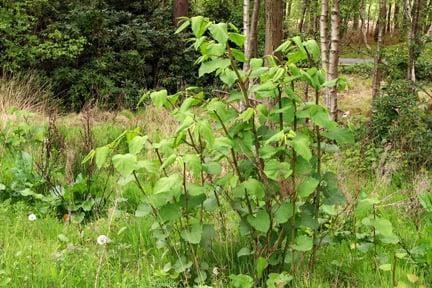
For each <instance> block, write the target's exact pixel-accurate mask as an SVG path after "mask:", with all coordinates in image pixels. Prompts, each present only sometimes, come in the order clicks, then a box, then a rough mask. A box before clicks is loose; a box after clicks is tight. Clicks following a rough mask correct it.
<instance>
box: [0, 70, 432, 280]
mask: <svg viewBox="0 0 432 288" xmlns="http://www.w3.org/2000/svg"><path fill="white" fill-rule="evenodd" d="M348 83H349V86H348V89H347V90H346V91H344V92H342V93H341V94H340V103H339V104H340V109H341V110H342V111H350V114H351V115H355V116H364V115H367V113H368V111H369V109H370V101H371V99H370V89H371V82H370V80H368V79H364V78H359V77H354V76H348ZM8 105H9V104H8ZM10 105H12V104H10ZM25 107H27V108H28V110H32V109H30V108H31V106H23V107H21V108H25ZM6 110H7V111H10V109H6ZM6 110H5V111H6ZM33 111H37V109H34V110H33ZM85 113H90V114H87V116H86V114H85ZM8 115H9V114H8ZM86 117H87V118H86ZM86 119H89V120H90V121H89V122H86ZM352 119H356V118H351V117H348V120H347V121H355V120H352ZM48 122H49V119H48V118H47V116H46V115H44V114H42V113H34V114H25V115H24V116H22V115H20V114H19V113H15V114H13V115H12V116H10V117H8V121H7V123H3V125H2V128H0V129H1V132H2V133H8V131H11V130H10V129H12V131H15V130H14V129H17V128H19V127H21V126H20V125H24V126H23V127H24V128H25V127H27V128H25V129H29V131H30V134H32V135H33V134H35V131H37V130H38V129H43V130H44V131H46V129H47V127H48V126H49V124H48ZM86 123H90V130H91V133H90V135H91V136H90V138H91V140H92V141H91V143H92V148H95V147H98V146H101V145H104V144H107V143H109V142H110V141H112V140H113V139H115V138H116V137H117V136H118V135H119V134H120V133H122V132H123V131H124V130H125V129H131V128H135V127H140V128H141V129H142V131H145V132H146V133H148V134H150V135H152V136H154V137H163V136H169V135H171V134H172V133H173V131H175V121H174V120H173V119H172V118H171V117H170V115H169V114H168V113H167V112H165V111H163V110H158V109H155V108H147V109H146V110H144V111H140V112H138V113H131V112H129V111H121V112H118V113H109V112H104V111H98V110H91V111H90V112H83V113H81V114H68V115H58V118H57V120H56V126H55V127H56V129H57V130H58V133H59V135H60V138H61V141H59V142H61V143H62V145H64V148H65V149H64V150H65V151H63V152H62V151H61V149H59V151H60V156H59V158H58V161H56V162H55V164H56V165H55V167H56V169H58V173H56V175H59V176H58V177H59V178H60V180H58V181H59V182H60V183H63V182H67V181H69V182H73V181H74V180H75V178H76V177H77V175H78V174H79V173H84V171H85V169H84V168H83V167H85V166H83V165H82V164H81V161H82V159H83V158H84V157H85V155H86V153H87V152H88V148H89V147H86V144H85V143H86V142H87V140H89V139H86V137H88V136H86V135H85V129H86V128H85V127H86V125H87V124H86ZM24 128H23V129H24ZM25 129H24V130H25ZM14 133H16V132H14ZM5 135H9V134H5ZM26 135H27V134H25V135H24V137H23V139H26V141H27V142H24V143H22V144H19V145H20V146H19V147H24V148H23V149H24V150H25V151H28V152H30V153H31V154H33V155H38V154H37V153H40V151H42V150H43V149H42V148H43V147H44V146H43V145H44V144H43V143H39V144H35V143H36V142H35V141H34V139H33V138H31V137H30V138H29V136H28V135H27V136H26ZM10 137H11V138H12V137H13V135H12V134H10ZM20 139H21V138H20ZM53 143H54V142H53ZM56 145H57V144H56ZM6 146H7V145H5V143H2V145H0V152H1V153H2V155H3V157H2V159H0V183H2V184H7V186H8V187H9V186H13V181H15V180H16V179H15V178H14V175H13V173H12V172H14V169H15V168H17V164H16V162H15V159H16V157H15V156H16V154H15V153H13V152H12V153H11V152H10V151H7V149H6V148H5V147H6ZM60 146H61V145H59V147H60ZM123 148H124V147H121V148H120V150H121V149H123ZM351 149H359V148H358V147H353V148H351ZM348 150H349V149H348ZM356 151H357V150H356ZM345 152H346V151H342V152H341V153H338V154H336V155H335V156H334V157H329V158H328V159H326V162H325V165H326V166H328V167H329V168H331V170H333V171H335V172H337V175H338V176H339V178H340V179H339V180H340V183H341V187H340V188H341V190H342V191H343V193H344V194H345V196H346V198H347V200H348V202H349V203H351V204H355V203H356V202H355V201H356V199H355V195H356V193H358V192H359V191H361V192H362V193H363V194H364V195H368V196H370V197H376V198H378V199H379V200H381V203H379V204H378V205H377V207H376V210H377V214H378V215H379V216H380V217H383V218H384V219H387V220H389V221H391V223H392V224H393V229H394V230H395V231H397V234H398V236H399V237H400V238H401V239H402V240H403V241H402V242H403V243H406V244H407V245H408V247H414V246H415V245H417V244H418V243H420V244H421V243H428V241H429V242H431V240H430V232H431V230H430V229H431V225H430V223H431V222H432V217H431V215H427V214H426V213H425V212H424V210H422V209H421V208H419V207H418V205H417V206H415V207H414V208H412V206H411V204H413V203H414V204H418V203H417V202H416V201H418V200H417V196H418V195H419V194H420V193H425V192H430V191H431V187H430V184H429V180H428V181H426V182H427V183H426V184H424V183H423V182H422V183H423V184H421V185H420V184H419V183H420V182H421V180H424V179H432V177H430V175H428V174H427V173H424V174H421V175H420V176H419V177H417V178H412V179H409V178H404V177H403V176H400V179H397V178H398V176H399V175H397V174H396V173H394V175H385V176H386V177H387V178H386V179H384V177H381V175H378V176H377V175H375V173H374V171H373V169H371V168H369V167H368V168H369V170H368V171H367V172H366V173H365V171H364V170H362V171H361V172H359V171H360V170H359V169H358V168H357V167H356V165H357V164H358V165H360V164H363V166H365V165H367V164H364V162H365V159H363V158H362V157H361V156H360V154H352V155H354V156H352V157H351V156H346V155H351V154H344V153H345ZM69 154H72V156H70V155H69ZM68 157H70V158H68ZM68 159H69V161H71V163H69V164H67V163H68ZM68 165H70V167H69V168H68ZM345 167H348V168H345ZM66 171H71V172H70V173H66ZM109 173H110V172H104V173H102V174H96V177H95V178H96V179H97V180H96V181H95V182H94V183H93V185H94V187H95V189H96V190H97V191H98V192H97V193H100V191H99V190H101V189H100V188H101V187H103V186H108V187H110V188H111V187H114V186H115V185H116V184H115V181H116V178H115V177H112V175H111V174H109ZM65 174H70V175H72V178H71V179H69V180H68V179H67V177H65ZM422 185H423V186H422ZM418 187H421V188H418ZM3 190H4V189H3ZM112 190H113V191H111V192H113V193H114V194H115V191H114V189H112ZM412 191H416V192H415V193H414V192H412ZM0 192H1V193H2V194H3V195H1V194H0V197H1V198H3V199H4V198H7V197H6V195H5V193H6V192H5V191H2V189H0ZM114 194H112V195H111V196H110V197H109V199H110V200H111V201H110V202H109V205H108V206H107V207H106V208H107V209H105V210H104V211H98V212H97V213H95V214H94V215H91V216H89V217H88V218H87V219H86V221H85V222H83V223H81V224H77V223H74V222H69V221H66V222H65V221H64V220H63V217H62V216H63V213H64V211H62V213H58V211H50V210H47V209H46V207H44V206H43V205H41V204H40V203H39V204H38V203H34V202H32V201H25V202H24V201H22V200H24V199H25V198H24V199H23V198H22V197H21V198H20V197H16V198H13V197H12V198H11V199H13V200H11V199H8V200H5V201H3V202H0V223H2V229H0V287H17V288H18V287H94V286H95V283H96V282H97V284H98V285H97V286H98V287H155V288H157V287H177V284H176V283H177V282H176V279H174V278H173V277H174V276H176V275H173V274H172V273H171V272H169V273H167V272H165V270H164V266H165V265H166V264H167V263H169V262H171V263H174V261H176V259H177V257H176V255H167V254H163V253H162V251H163V250H162V249H159V248H158V243H157V241H156V240H155V239H154V236H155V235H153V234H154V233H153V230H152V226H153V224H154V223H152V222H151V220H149V219H147V218H146V217H144V218H138V217H135V216H134V213H135V210H136V208H137V206H138V205H139V204H140V203H141V200H142V197H143V196H142V195H141V193H140V192H139V190H138V189H137V187H135V186H134V185H127V186H126V187H125V189H123V190H122V193H121V195H117V196H116V197H115V196H114ZM97 195H100V194H97ZM114 198H115V199H117V201H118V202H116V203H118V205H114V204H113V203H112V200H114ZM407 211H409V212H410V213H407ZM30 213H36V214H37V220H36V221H33V222H32V221H29V220H28V215H29V214H30ZM111 216H112V217H113V218H111ZM234 217H236V216H235V215H231V214H229V213H227V219H229V220H231V221H232V223H234V221H233V219H234ZM359 218H360V217H359ZM353 219H354V218H353V217H351V216H350V217H346V218H341V219H339V220H338V221H336V222H335V223H334V225H336V226H337V227H338V229H337V231H332V232H331V233H329V237H331V240H332V241H329V242H328V244H325V245H323V247H322V249H320V250H319V255H318V259H319V262H318V263H317V266H316V268H315V271H314V273H313V274H311V272H310V268H309V267H308V261H307V259H305V258H301V257H299V258H298V261H299V265H298V271H296V273H295V276H296V277H295V279H294V280H293V281H294V282H293V283H292V285H291V287H299V288H302V287H313V288H315V287H316V288H318V287H329V288H330V287H393V283H392V271H384V270H382V269H379V267H380V265H382V264H391V265H393V263H394V262H393V255H394V253H395V252H396V251H400V249H401V247H399V246H394V245H393V246H392V245H386V244H378V245H377V246H376V252H375V249H370V250H369V251H367V252H365V253H363V252H361V251H358V250H356V249H353V244H354V242H353V240H352V239H353V238H352V237H350V236H349V235H357V234H361V233H369V236H370V231H369V230H367V228H365V227H363V226H359V230H358V231H352V227H353V225H352V224H353V223H352V221H354V220H353ZM361 220H362V219H361V218H360V219H356V221H358V222H359V223H360V222H361ZM237 230H238V228H237V227H233V225H231V227H230V230H229V231H228V232H229V234H228V235H229V236H230V237H229V239H228V240H225V241H214V243H212V246H211V250H210V252H209V253H208V254H207V255H199V258H200V259H202V260H201V261H202V262H201V263H200V265H203V266H208V270H207V271H208V279H209V282H211V283H212V287H214V288H219V287H227V284H226V283H227V282H228V279H227V278H228V275H229V274H231V273H232V274H238V273H247V271H253V270H254V269H255V267H251V264H250V262H251V261H249V259H248V258H245V257H244V258H238V257H237V256H236V254H237V251H239V250H240V248H242V247H244V246H245V243H242V241H244V240H240V237H239V236H238V231H237ZM330 230H331V229H330ZM336 232H337V233H336ZM99 235H107V236H108V237H109V239H110V240H111V241H110V243H109V244H108V245H107V246H101V245H98V244H97V242H96V239H97V237H98V236H99ZM221 237H222V236H221V235H217V238H218V239H219V240H220V239H221ZM324 240H328V239H324ZM324 243H326V241H324ZM356 243H357V242H356ZM430 244H431V245H432V243H430ZM356 245H360V243H357V244H356ZM426 247H432V246H426ZM375 253H376V255H375ZM428 253H429V254H428ZM431 255H432V254H431V253H430V252H426V256H425V257H429V258H428V260H427V261H429V262H428V263H429V265H431V263H432V261H431V259H430V258H431ZM375 256H377V257H375ZM395 267H396V268H395V270H394V271H395V278H396V281H397V282H398V283H399V284H400V286H399V287H427V286H426V285H427V284H429V283H428V282H427V281H430V277H431V275H430V271H428V270H427V269H428V268H424V267H422V266H420V265H416V264H415V263H413V262H412V261H411V260H410V259H409V258H404V259H401V260H399V261H398V262H397V264H396V266H395ZM429 267H430V266H429ZM96 275H98V276H96ZM413 279H416V281H414V280H413ZM414 282H415V283H414ZM403 283H405V286H403V285H402V284H403Z"/></svg>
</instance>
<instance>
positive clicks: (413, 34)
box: [407, 0, 422, 83]
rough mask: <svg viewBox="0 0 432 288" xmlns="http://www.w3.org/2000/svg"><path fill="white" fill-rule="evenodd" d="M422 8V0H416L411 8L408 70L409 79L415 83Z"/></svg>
mask: <svg viewBox="0 0 432 288" xmlns="http://www.w3.org/2000/svg"><path fill="white" fill-rule="evenodd" d="M421 8H422V0H414V2H413V6H412V8H411V29H410V31H409V33H408V34H409V37H408V47H409V49H408V71H407V80H409V81H411V82H413V83H415V82H416V71H415V63H416V61H417V57H418V55H417V51H416V50H417V48H418V46H419V45H420V44H421V43H420V35H419V34H420V33H419V30H420V29H419V26H420V25H419V24H420V23H421V17H420V15H421Z"/></svg>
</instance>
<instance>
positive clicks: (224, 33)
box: [209, 23, 229, 44]
mask: <svg viewBox="0 0 432 288" xmlns="http://www.w3.org/2000/svg"><path fill="white" fill-rule="evenodd" d="M209 30H210V34H211V35H212V36H213V38H214V39H215V40H216V41H218V42H219V43H222V44H226V43H227V42H228V38H229V36H228V27H227V24H226V23H217V24H211V25H210V27H209Z"/></svg>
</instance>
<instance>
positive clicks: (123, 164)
mask: <svg viewBox="0 0 432 288" xmlns="http://www.w3.org/2000/svg"><path fill="white" fill-rule="evenodd" d="M112 162H113V165H114V168H115V169H116V170H117V171H118V172H119V173H120V174H121V175H122V176H123V177H127V176H129V175H130V174H132V172H133V171H134V170H135V169H136V168H137V157H136V156H135V155H133V154H129V153H128V154H118V155H114V157H113V158H112Z"/></svg>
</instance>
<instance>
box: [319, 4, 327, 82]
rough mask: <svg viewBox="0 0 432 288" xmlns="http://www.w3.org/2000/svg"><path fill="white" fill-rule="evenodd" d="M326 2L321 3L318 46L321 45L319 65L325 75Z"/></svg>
mask: <svg viewBox="0 0 432 288" xmlns="http://www.w3.org/2000/svg"><path fill="white" fill-rule="evenodd" d="M327 20H328V0H322V1H321V16H320V44H321V64H322V68H323V70H324V71H325V73H326V74H327V72H328V68H329V47H328V44H329V41H328V24H327V23H328V22H327Z"/></svg>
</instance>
